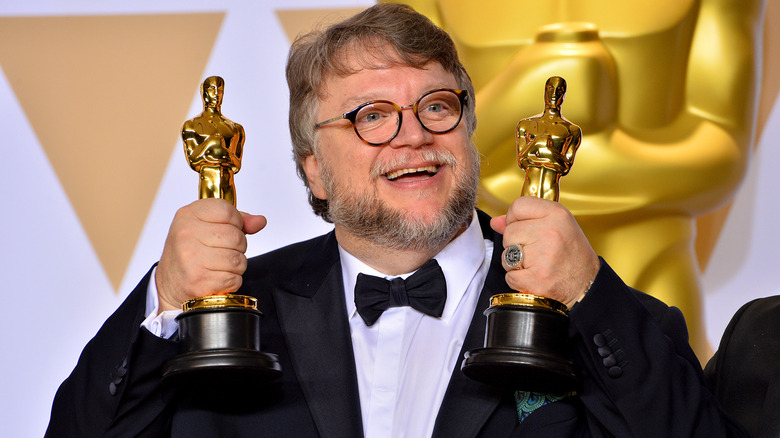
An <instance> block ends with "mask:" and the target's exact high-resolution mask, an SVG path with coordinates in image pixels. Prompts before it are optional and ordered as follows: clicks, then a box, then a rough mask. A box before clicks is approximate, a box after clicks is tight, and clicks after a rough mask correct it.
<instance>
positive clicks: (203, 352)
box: [163, 307, 282, 387]
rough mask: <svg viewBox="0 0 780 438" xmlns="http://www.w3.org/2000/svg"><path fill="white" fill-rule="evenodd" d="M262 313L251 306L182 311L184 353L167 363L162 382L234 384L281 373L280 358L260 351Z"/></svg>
mask: <svg viewBox="0 0 780 438" xmlns="http://www.w3.org/2000/svg"><path fill="white" fill-rule="evenodd" d="M262 315H263V314H262V313H261V312H259V311H258V310H255V309H252V308H246V307H225V308H216V309H214V308H210V309H195V310H188V311H186V312H183V313H182V314H181V315H179V316H178V317H177V318H176V319H177V321H178V323H179V338H180V341H181V347H182V352H183V353H182V354H180V355H178V356H176V357H174V358H173V359H171V360H169V361H168V362H166V363H165V365H164V367H163V381H165V382H166V383H172V384H174V385H177V386H178V385H182V384H186V385H195V386H199V385H205V386H209V385H213V386H224V387H230V386H235V385H246V386H255V385H260V384H263V383H266V382H269V381H271V380H274V379H276V378H278V377H280V376H281V375H282V368H281V366H280V365H279V360H278V357H277V356H276V355H274V354H270V353H264V352H262V351H260V319H261V318H262Z"/></svg>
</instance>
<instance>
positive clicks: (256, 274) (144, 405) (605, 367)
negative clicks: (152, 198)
mask: <svg viewBox="0 0 780 438" xmlns="http://www.w3.org/2000/svg"><path fill="white" fill-rule="evenodd" d="M479 215H480V225H481V227H482V230H483V233H484V235H485V238H489V239H493V241H494V244H495V250H494V253H493V256H492V257H493V261H492V264H491V267H490V270H489V273H488V276H487V279H486V281H485V286H484V289H483V291H482V294H481V296H480V298H479V302H478V305H477V308H476V310H475V312H474V317H473V320H472V323H471V326H470V328H469V330H468V333H467V335H466V338H465V340H464V345H463V352H465V351H467V350H471V349H474V348H479V347H481V346H482V343H483V340H484V332H485V317H484V316H483V311H484V310H485V309H486V308H487V307H488V304H489V297H490V296H492V295H493V294H496V293H501V292H508V291H509V289H508V287H507V285H506V283H505V281H504V276H505V271H504V270H503V268H502V267H501V264H500V256H501V251H502V249H503V245H502V236H501V235H499V234H497V233H495V232H493V231H492V230H491V229H490V227H489V223H488V222H489V218H488V217H487V215H485V214H483V213H481V212H480V213H479ZM148 281H150V278H149V274H147V276H146V278H144V280H143V281H141V283H140V284H139V285H138V287H137V288H136V289H135V290H134V291H133V292H132V293H131V294H130V296H129V297H128V298H127V300H126V301H125V302H124V303H123V304H122V306H121V307H120V308H119V309H118V310H117V312H116V313H115V314H114V315H112V316H111V317H110V318H109V320H108V321H106V323H105V324H104V326H103V327H102V328H101V330H100V331H99V332H98V333H97V335H96V336H95V338H93V339H92V340H91V341H90V342H89V344H88V345H87V346H86V347H85V349H84V352H83V353H82V356H81V357H80V359H79V362H78V364H77V366H76V368H75V370H74V371H73V373H72V374H71V375H70V376H69V377H68V379H67V380H66V381H65V382H64V383H63V384H62V386H61V387H60V389H59V390H58V392H57V395H56V397H55V400H54V405H53V409H52V414H51V420H50V424H49V428H48V430H47V436H49V437H91V436H173V437H200V436H203V437H216V436H220V437H222V436H224V437H255V436H269V437H318V436H321V437H337V438H345V437H362V436H363V426H362V424H361V422H362V420H361V414H360V403H359V397H358V388H357V379H356V375H355V362H354V357H353V351H352V345H351V338H350V334H349V326H348V322H347V315H346V307H345V303H344V292H343V283H342V278H341V265H340V261H339V255H338V250H337V243H336V239H335V236H334V234H333V233H332V232H331V233H329V234H326V235H324V236H321V237H318V238H315V239H312V240H309V241H305V242H301V243H297V244H294V245H291V246H289V247H285V248H282V249H279V250H276V251H273V252H271V253H268V254H265V255H262V256H259V257H256V258H253V259H251V260H250V263H249V267H248V269H247V272H246V273H245V275H244V285H243V286H242V288H241V290H240V291H239V293H242V294H245V295H253V296H256V297H257V298H258V300H259V307H260V309H261V310H262V311H263V313H264V314H265V319H264V320H263V323H262V342H263V347H262V348H263V350H264V351H267V352H273V353H275V354H277V355H278V356H279V360H280V363H281V365H282V368H283V371H284V375H283V377H281V378H280V379H279V380H277V381H275V382H273V383H272V384H270V385H269V386H268V387H266V388H264V389H261V390H257V391H253V392H252V393H251V394H249V395H235V396H232V397H226V398H223V399H219V398H210V397H205V398H204V397H198V394H197V390H195V391H193V393H190V394H188V395H184V396H182V394H181V393H180V392H176V391H174V390H172V389H170V388H167V387H165V386H163V385H161V384H160V370H161V367H162V364H163V363H164V361H165V360H167V359H169V358H171V357H173V356H174V355H175V354H177V352H178V345H177V343H176V342H174V341H170V340H165V339H160V338H157V337H155V336H153V335H151V334H150V333H149V332H148V331H146V330H145V329H142V328H140V324H141V321H142V320H143V318H144V315H143V313H144V303H145V295H146V288H147V284H148V283H147V282H148ZM597 335H599V336H598V338H599V339H600V341H601V340H604V341H605V342H606V346H605V347H602V349H601V351H599V348H598V346H597V345H596V344H595V342H594V337H595V336H597ZM569 336H570V341H571V344H572V356H573V359H574V361H575V362H576V363H577V364H578V365H579V367H580V368H581V376H582V387H581V389H580V390H579V396H578V397H574V398H569V399H566V400H562V401H558V402H555V403H552V404H549V405H546V406H544V407H542V408H539V409H537V410H536V411H535V412H534V413H533V414H531V415H530V416H529V417H528V418H527V419H526V420H524V421H523V422H522V423H520V422H519V421H518V417H517V412H516V405H515V402H514V397H513V391H511V390H509V389H505V388H497V387H492V386H488V385H484V384H481V383H477V382H474V381H471V380H469V379H468V378H466V377H465V376H464V375H463V374H462V372H461V371H460V363H458V364H457V365H456V366H455V368H454V369H452V370H442V372H446V373H450V374H451V380H450V383H449V387H448V389H447V392H446V394H445V396H444V400H443V402H442V406H441V408H440V410H439V413H438V416H437V418H436V425H435V429H434V432H433V435H434V436H435V437H446V438H457V437H464V438H465V437H503V436H512V437H535V436H539V437H580V436H618V437H630V436H648V437H694V436H702V437H707V438H711V437H721V436H732V435H736V436H739V435H740V430H739V428H738V426H735V425H734V424H733V423H731V422H730V420H728V419H727V418H726V417H725V416H724V415H723V414H722V411H721V409H720V405H719V404H718V403H717V401H716V400H715V399H714V397H712V396H711V395H710V394H709V392H708V391H707V390H706V389H705V388H704V383H703V375H702V371H701V367H700V366H699V363H698V360H697V359H696V357H695V356H694V354H693V352H692V350H691V349H690V347H689V346H688V342H687V330H686V327H685V322H684V320H683V317H682V315H681V313H680V312H679V310H677V309H675V308H670V307H667V306H666V305H664V304H663V303H661V302H660V301H658V300H656V299H654V298H651V297H649V296H647V295H645V294H642V293H640V292H637V291H634V290H632V289H630V288H629V287H627V286H626V285H625V284H623V282H622V281H621V280H620V279H619V278H618V277H617V276H616V275H615V273H614V272H613V271H612V270H611V269H610V268H609V267H608V266H607V265H606V263H604V262H603V261H602V268H601V270H600V272H599V273H598V275H597V277H596V280H595V282H594V284H593V286H592V287H591V290H590V291H589V292H588V294H587V296H586V298H585V299H584V300H583V301H582V302H580V303H578V304H577V305H576V306H574V308H573V309H572V310H571V312H570V331H569ZM602 337H603V339H602ZM602 344H603V342H602ZM608 355H611V356H612V357H614V358H616V359H617V364H616V365H615V364H609V363H607V364H605V361H604V356H608ZM461 357H462V352H461ZM420 366H425V365H424V364H421V365H420Z"/></svg>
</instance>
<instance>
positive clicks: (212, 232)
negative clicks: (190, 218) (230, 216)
mask: <svg viewBox="0 0 780 438" xmlns="http://www.w3.org/2000/svg"><path fill="white" fill-rule="evenodd" d="M184 232H186V233H189V234H190V235H191V236H192V238H193V241H197V242H198V243H200V244H201V245H203V246H206V247H208V248H215V249H217V248H222V249H229V250H236V251H240V252H242V253H243V252H244V251H246V248H247V240H246V235H245V234H244V232H243V231H242V230H241V229H240V228H236V227H235V226H234V225H233V224H201V226H199V227H196V228H193V229H189V230H186V231H184ZM185 238H186V237H185Z"/></svg>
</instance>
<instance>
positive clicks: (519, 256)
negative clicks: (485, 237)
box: [504, 245, 525, 269]
mask: <svg viewBox="0 0 780 438" xmlns="http://www.w3.org/2000/svg"><path fill="white" fill-rule="evenodd" d="M524 255H525V254H524V253H523V247H522V245H510V246H508V247H507V248H506V249H505V250H504V263H506V265H507V266H509V267H510V268H512V269H523V256H524Z"/></svg>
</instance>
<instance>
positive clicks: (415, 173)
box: [385, 165, 439, 181]
mask: <svg viewBox="0 0 780 438" xmlns="http://www.w3.org/2000/svg"><path fill="white" fill-rule="evenodd" d="M438 171H439V166H433V165H431V166H423V167H414V168H409V169H398V170H394V171H392V172H388V173H387V174H385V178H387V179H388V180H389V181H395V180H398V179H402V180H403V179H409V178H419V177H431V176H433V175H436V173H437V172H438Z"/></svg>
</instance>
